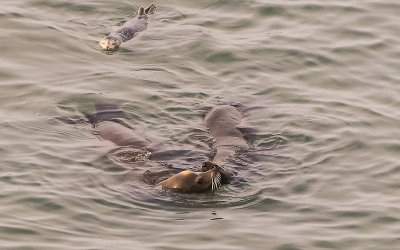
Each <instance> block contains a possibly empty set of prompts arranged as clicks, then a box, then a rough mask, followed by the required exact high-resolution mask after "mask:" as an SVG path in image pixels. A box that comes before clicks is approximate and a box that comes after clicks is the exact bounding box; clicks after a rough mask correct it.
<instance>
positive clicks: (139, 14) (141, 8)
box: [137, 6, 145, 18]
mask: <svg viewBox="0 0 400 250" xmlns="http://www.w3.org/2000/svg"><path fill="white" fill-rule="evenodd" d="M137 14H138V16H139V18H140V17H142V16H144V15H145V12H144V7H143V6H142V7H140V8H139V10H138V12H137Z"/></svg>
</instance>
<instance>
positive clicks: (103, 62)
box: [0, 0, 400, 249]
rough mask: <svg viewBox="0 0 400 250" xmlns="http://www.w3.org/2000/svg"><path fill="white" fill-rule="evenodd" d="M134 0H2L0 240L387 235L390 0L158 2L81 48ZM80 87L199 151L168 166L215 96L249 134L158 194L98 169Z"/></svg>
mask: <svg viewBox="0 0 400 250" xmlns="http://www.w3.org/2000/svg"><path fill="white" fill-rule="evenodd" d="M149 4H150V2H145V1H138V2H133V1H127V0H119V1H105V0H88V1H78V0H73V1H67V0H57V1H50V0H20V1H11V0H3V2H2V4H1V7H0V27H1V30H2V32H1V34H0V38H1V39H0V40H1V41H2V45H3V46H2V54H1V56H0V87H1V91H0V121H1V122H0V138H1V140H0V159H1V161H0V164H1V168H0V187H1V190H2V192H1V195H0V204H1V207H0V215H1V216H0V218H1V219H0V242H1V246H2V247H4V248H8V249H24V248H29V249H133V248H134V249H156V248H157V249H179V248H182V249H188V248H190V249H325V248H328V249H394V248H397V247H398V245H399V244H400V238H399V233H400V230H399V226H400V209H399V206H400V198H399V195H398V193H399V192H398V190H399V188H400V185H399V178H400V142H399V139H400V130H399V125H400V123H399V121H400V120H399V118H400V102H399V98H398V97H399V95H400V85H399V83H400V77H399V76H400V65H399V60H400V53H399V51H400V28H399V25H398V24H399V23H400V17H399V13H400V4H399V3H397V2H396V1H389V0H379V1H378V0H368V1H355V0H351V1H340V0H329V1H323V2H321V1H311V0H310V1H266V0H250V1H236V0H232V1H220V0H206V1H170V0H168V1H162V2H156V3H155V4H156V5H157V6H158V8H157V11H156V14H155V15H154V16H152V17H151V18H150V23H149V26H148V29H147V30H146V31H145V32H143V33H142V34H140V35H139V36H138V37H136V38H135V39H134V40H132V41H129V42H127V43H124V44H123V45H122V47H121V49H120V50H119V51H117V52H114V53H103V52H101V51H100V50H99V48H98V44H97V42H98V40H99V39H100V38H101V37H103V36H104V35H105V34H108V32H110V30H111V29H112V27H113V26H117V25H120V24H121V23H122V22H124V21H125V20H127V19H128V18H131V17H133V16H134V15H135V12H136V10H137V8H138V7H139V6H141V5H144V6H147V5H149ZM96 101H114V102H118V103H119V104H120V105H121V109H122V110H124V112H125V113H126V118H125V120H124V121H125V122H126V123H127V124H129V125H130V126H132V127H134V128H135V129H138V130H140V131H145V132H146V133H147V134H149V135H151V136H153V137H155V138H158V139H159V140H160V141H163V142H164V143H165V145H166V147H167V148H189V149H193V150H194V151H193V152H199V153H198V154H195V156H192V157H188V158H185V157H183V158H180V159H173V160H171V161H170V163H169V164H171V165H173V166H177V167H180V168H194V167H197V166H198V165H199V164H201V162H202V161H203V160H204V159H206V158H207V154H206V152H207V147H206V146H207V145H206V143H205V142H204V141H202V140H201V139H202V137H201V136H198V132H199V131H202V126H201V120H202V117H203V115H204V114H205V113H206V112H207V110H209V109H210V108H211V107H213V106H215V105H220V104H240V105H242V106H243V107H244V109H245V110H246V121H248V122H249V124H251V126H252V127H254V128H256V129H257V134H256V137H255V138H254V141H253V143H252V148H251V150H249V151H248V152H242V153H240V154H239V155H238V156H237V157H236V158H235V159H232V166H234V167H235V168H236V169H237V171H238V176H237V181H236V182H235V183H233V184H232V185H227V186H224V187H223V188H222V189H220V190H218V191H217V192H215V193H212V192H209V193H205V194H197V195H182V194H171V193H168V192H164V191H160V190H158V189H155V188H154V187H152V186H146V185H143V184H141V183H140V182H138V181H132V182H130V181H126V178H124V176H127V175H128V176H129V171H127V170H116V169H115V168H113V167H111V165H112V163H111V162H110V161H109V160H108V159H107V156H106V154H107V152H109V151H110V150H111V149H113V148H115V147H114V146H113V145H112V144H110V143H106V142H102V141H101V140H100V139H99V138H98V137H97V136H96V134H94V133H93V130H92V128H91V126H90V125H89V124H88V123H85V122H84V120H85V117H84V115H83V114H84V113H88V112H89V113H90V112H94V103H95V102H96ZM57 117H67V118H71V119H72V120H71V122H69V123H66V122H63V121H60V120H59V119H56V118H57ZM200 134H201V133H200ZM196 150H197V151H196Z"/></svg>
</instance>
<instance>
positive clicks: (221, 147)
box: [203, 105, 249, 165]
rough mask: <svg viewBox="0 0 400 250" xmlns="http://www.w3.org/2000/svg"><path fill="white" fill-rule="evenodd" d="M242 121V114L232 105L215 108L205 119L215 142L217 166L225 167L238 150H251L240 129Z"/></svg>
mask: <svg viewBox="0 0 400 250" xmlns="http://www.w3.org/2000/svg"><path fill="white" fill-rule="evenodd" d="M241 121H242V114H241V112H240V111H239V110H238V109H237V108H235V107H233V106H230V105H221V106H217V107H214V108H213V109H211V111H210V112H209V113H208V114H207V115H206V117H205V118H204V121H203V124H204V126H206V127H207V128H208V130H209V134H210V135H211V136H212V137H214V140H215V141H214V143H213V145H212V147H213V149H214V151H215V155H214V157H213V159H212V161H213V162H214V163H215V164H217V165H223V164H224V163H225V162H226V161H227V160H228V159H229V158H230V157H232V156H234V155H235V153H236V151H237V150H239V149H245V150H246V149H248V148H249V145H248V144H247V142H246V140H245V138H244V136H243V134H242V132H241V131H240V130H239V128H238V126H239V125H240V123H241Z"/></svg>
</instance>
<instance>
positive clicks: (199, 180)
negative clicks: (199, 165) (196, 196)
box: [197, 177, 204, 185]
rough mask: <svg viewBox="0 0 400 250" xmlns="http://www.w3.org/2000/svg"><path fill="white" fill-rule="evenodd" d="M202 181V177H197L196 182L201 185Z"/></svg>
mask: <svg viewBox="0 0 400 250" xmlns="http://www.w3.org/2000/svg"><path fill="white" fill-rule="evenodd" d="M203 182H204V179H203V177H200V178H197V184H199V185H201V184H203Z"/></svg>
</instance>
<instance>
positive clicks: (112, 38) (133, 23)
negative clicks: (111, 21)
mask: <svg viewBox="0 0 400 250" xmlns="http://www.w3.org/2000/svg"><path fill="white" fill-rule="evenodd" d="M155 9H156V6H155V5H154V4H151V5H150V6H149V7H148V8H147V9H144V8H143V7H140V8H139V10H138V13H137V16H136V17H135V18H132V19H129V20H128V21H126V22H125V23H124V24H123V25H122V26H121V27H120V28H118V29H117V30H115V31H113V32H111V33H110V34H109V35H108V36H106V37H105V38H103V39H101V40H100V42H99V45H100V47H101V48H102V49H104V50H115V49H117V48H118V47H119V46H120V45H121V43H122V42H126V41H128V40H131V39H132V38H133V37H134V36H135V35H136V33H138V32H140V31H143V30H145V29H146V27H147V20H148V15H149V14H154V10H155Z"/></svg>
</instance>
